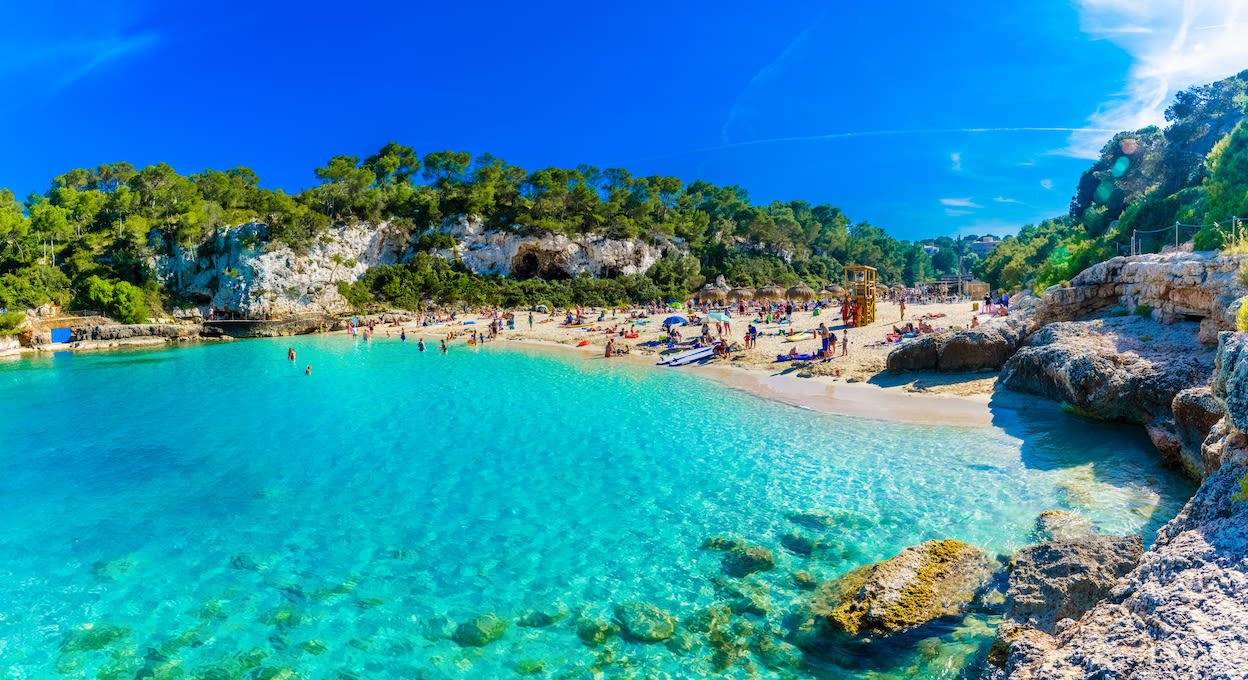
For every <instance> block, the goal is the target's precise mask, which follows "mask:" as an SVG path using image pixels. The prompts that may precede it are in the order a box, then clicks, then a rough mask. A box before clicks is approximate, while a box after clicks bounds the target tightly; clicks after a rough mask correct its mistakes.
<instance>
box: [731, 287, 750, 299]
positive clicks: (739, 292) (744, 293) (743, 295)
mask: <svg viewBox="0 0 1248 680" xmlns="http://www.w3.org/2000/svg"><path fill="white" fill-rule="evenodd" d="M753 298H754V289H753V288H733V289H732V290H730V291H728V299H729V300H751V299H753Z"/></svg>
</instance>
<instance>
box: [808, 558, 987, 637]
mask: <svg viewBox="0 0 1248 680" xmlns="http://www.w3.org/2000/svg"><path fill="white" fill-rule="evenodd" d="M993 569H994V563H993V561H992V560H991V559H989V557H988V555H987V554H985V553H984V551H982V550H980V549H979V548H976V547H974V546H970V545H967V544H965V543H962V542H960V541H955V540H943V541H927V542H926V543H922V544H920V545H917V546H912V547H910V548H906V549H905V550H903V551H901V553H900V554H898V555H897V556H895V557H893V558H891V559H888V560H885V561H883V562H877V563H876V564H870V565H866V566H862V567H859V568H857V569H854V570H853V571H850V572H848V573H846V574H844V575H842V576H841V577H840V578H838V579H836V580H834V581H830V582H828V583H825V584H823V585H821V586H820V587H819V589H818V590H817V591H816V592H815V594H814V595H813V596H812V598H811V600H810V602H809V604H808V607H807V608H806V609H805V611H804V612H802V614H801V618H802V619H803V620H802V621H801V622H800V623H798V625H797V626H796V628H795V631H794V638H795V640H796V641H797V643H798V645H800V646H802V647H804V648H806V649H810V650H812V651H818V650H819V649H821V648H822V647H824V646H826V645H827V644H828V643H829V642H830V641H836V640H842V639H845V638H847V637H848V638H873V637H881V636H886V635H889V634H892V633H897V632H900V631H905V630H909V629H911V628H914V627H916V626H920V625H922V624H924V623H927V622H928V621H931V620H933V619H936V618H939V617H942V616H947V615H953V614H959V613H962V612H963V611H965V609H966V607H967V606H968V605H969V604H970V603H971V602H972V601H973V600H974V599H975V596H976V594H977V592H978V591H979V590H980V589H981V588H982V587H983V586H985V585H986V584H988V583H989V582H990V580H991V578H992V574H993Z"/></svg>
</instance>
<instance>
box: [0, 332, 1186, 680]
mask: <svg viewBox="0 0 1248 680" xmlns="http://www.w3.org/2000/svg"><path fill="white" fill-rule="evenodd" d="M288 346H294V347H295V348H296V350H297V352H298V362H297V365H292V364H291V363H290V362H289V361H287V360H286V358H285V352H286V348H287V347H288ZM307 364H312V366H313V375H312V376H311V377H309V376H305V375H304V374H303V367H304V366H305V365H307ZM994 420H995V423H994V426H993V427H990V428H942V427H933V426H918V425H901V424H894V423H885V422H880V421H873V420H864V419H854V418H846V417H839V416H828V415H822V414H817V413H813V412H809V411H805V410H802V409H798V408H794V407H790V406H786V405H782V404H778V403H775V402H770V401H766V400H763V399H761V398H757V397H754V396H752V395H749V394H745V393H742V392H738V391H734V390H728V389H724V388H722V387H721V386H720V385H718V384H716V383H712V382H709V381H706V380H703V379H700V378H698V377H696V374H694V373H693V372H692V371H691V372H681V371H679V370H660V369H648V368H645V367H637V366H632V365H627V364H624V363H623V362H607V361H605V360H602V359H600V358H597V357H593V358H589V357H580V356H577V355H571V354H568V355H564V354H553V353H549V352H537V351H533V350H518V349H515V348H503V347H490V348H486V349H483V350H480V351H474V350H472V349H470V348H467V347H464V346H462V345H458V346H456V347H454V348H453V349H452V351H451V353H450V354H449V355H448V356H442V355H440V354H439V353H436V352H425V353H424V354H420V353H418V352H417V351H416V347H415V343H414V342H409V343H406V344H403V343H400V342H398V341H397V339H387V338H384V337H383V338H381V339H379V340H375V341H374V342H373V343H372V345H371V346H370V345H367V344H364V343H362V342H358V341H352V340H350V339H347V338H344V337H340V336H335V337H305V338H298V339H285V340H273V341H268V340H256V341H247V342H236V343H230V344H224V345H206V346H199V347H192V348H181V349H175V350H166V351H154V352H116V353H104V354H83V355H58V356H56V357H43V358H39V359H24V360H19V361H10V362H5V363H0V428H3V432H4V433H5V445H4V447H3V448H4V453H3V455H0V507H3V508H4V512H3V513H0V677H3V678H6V680H7V679H8V678H43V677H48V678H53V677H62V676H70V677H86V678H92V677H108V678H113V677H116V678H134V677H158V678H159V677H187V678H193V677H203V678H226V677H281V670H280V669H294V671H296V672H297V673H298V674H299V676H300V677H306V678H321V677H325V678H330V677H338V676H337V675H336V674H338V673H342V672H346V673H347V675H345V676H343V677H352V676H351V675H350V674H352V673H354V674H355V676H358V677H413V678H415V677H426V678H442V677H451V678H469V677H472V678H487V677H518V676H517V675H516V670H515V668H516V666H517V663H518V662H521V661H526V662H527V661H541V662H543V663H544V667H545V673H544V677H581V676H582V675H583V674H584V673H585V672H586V671H587V670H588V669H590V668H591V667H593V666H594V664H595V663H597V664H598V668H600V669H601V670H603V671H604V672H605V675H606V677H637V678H646V677H656V678H661V677H665V676H664V675H663V673H666V674H667V676H670V677H673V678H680V677H699V676H701V675H703V674H707V675H712V674H715V672H714V670H713V662H712V661H711V655H712V650H711V649H710V648H709V647H705V646H700V647H698V648H696V649H695V650H693V651H692V652H690V653H688V654H685V655H678V654H674V653H672V652H671V651H669V650H668V649H667V648H665V647H664V646H662V645H655V644H650V645H647V644H640V643H632V642H626V641H618V640H617V641H615V642H612V643H610V645H609V648H610V649H611V650H612V652H611V654H613V655H614V657H615V660H614V662H612V663H606V664H604V661H605V659H603V658H602V657H603V648H601V647H591V646H588V645H585V644H583V643H582V642H581V640H580V639H579V638H578V637H577V636H576V634H575V630H574V628H573V626H572V620H573V619H574V618H575V617H576V616H577V615H580V616H583V617H589V618H600V619H604V620H609V619H610V618H611V609H612V606H613V604H615V603H620V602H626V601H629V600H637V599H640V600H644V601H647V602H652V603H654V604H656V605H658V606H660V607H662V608H664V609H666V610H668V611H669V612H671V613H672V614H674V615H676V616H678V617H680V618H682V619H683V618H685V617H686V616H688V615H690V614H692V613H693V612H695V611H697V610H698V609H700V608H705V607H708V606H711V605H714V604H717V603H720V602H722V601H723V597H724V593H723V590H722V585H723V584H724V583H730V582H733V581H734V580H733V579H730V578H728V577H726V576H725V575H724V574H722V573H721V571H720V563H719V557H720V556H719V555H718V554H716V553H713V552H709V551H702V550H700V549H699V546H700V545H701V543H702V541H703V540H704V539H705V538H706V537H708V536H711V535H716V534H722V535H734V536H741V537H743V538H745V539H746V540H748V541H750V542H752V543H756V544H759V545H762V546H766V547H769V548H771V549H772V550H773V551H775V554H776V556H777V559H778V561H779V563H780V566H779V568H777V569H776V570H774V571H772V572H767V573H762V574H756V575H754V576H752V577H750V579H749V580H750V581H751V582H757V584H758V585H759V586H760V587H763V588H766V589H767V590H768V591H769V593H770V599H771V603H772V612H771V613H770V614H769V615H767V616H765V617H762V616H746V617H739V618H745V619H748V620H751V621H752V622H753V623H754V624H755V625H756V627H757V628H760V629H762V628H765V627H767V626H769V625H770V626H773V627H776V629H777V632H782V631H781V630H780V628H779V627H780V626H782V624H783V623H784V615H785V612H786V611H788V610H791V609H792V608H793V607H794V606H795V604H796V603H798V602H800V601H801V599H802V598H803V592H802V591H800V590H798V589H796V588H795V587H794V586H793V585H792V583H791V574H792V572H794V571H796V570H803V569H804V570H809V571H810V572H812V573H813V574H815V575H816V576H818V577H819V578H830V577H833V576H835V575H837V574H839V573H842V572H844V571H846V570H848V569H850V568H852V567H855V566H858V565H860V564H865V563H868V562H872V561H876V560H880V559H885V558H887V557H890V556H892V555H893V554H895V553H896V552H898V551H899V550H900V549H902V548H904V547H906V546H908V545H913V544H915V543H918V542H921V541H923V540H926V539H931V538H958V539H961V540H964V541H967V542H969V543H973V544H975V545H978V546H981V547H983V548H985V549H986V550H988V551H989V552H999V553H1005V552H1009V551H1012V550H1013V549H1015V548H1017V547H1019V546H1021V545H1025V544H1027V543H1028V542H1029V541H1028V534H1029V532H1030V530H1031V527H1032V524H1033V521H1034V519H1035V517H1036V515H1038V514H1039V513H1040V512H1041V511H1044V510H1048V509H1053V508H1066V509H1072V510H1075V511H1077V512H1080V513H1081V514H1083V515H1085V516H1087V517H1089V518H1090V519H1092V520H1093V521H1095V522H1096V523H1097V524H1099V525H1100V526H1101V527H1102V528H1103V529H1104V530H1106V531H1108V532H1128V531H1150V532H1151V531H1152V530H1154V529H1155V528H1156V527H1157V526H1159V525H1160V524H1161V523H1163V522H1164V521H1166V520H1167V519H1169V518H1170V517H1171V516H1173V515H1174V514H1175V513H1176V512H1177V510H1178V509H1179V507H1181V505H1182V503H1183V501H1184V500H1185V499H1186V497H1187V496H1188V495H1190V493H1191V491H1192V487H1191V486H1190V485H1189V484H1187V483H1186V482H1184V481H1183V480H1181V479H1180V478H1178V477H1177V476H1176V475H1174V474H1173V473H1171V472H1169V471H1166V470H1164V469H1161V468H1160V467H1159V466H1157V464H1156V458H1157V456H1156V454H1155V453H1154V452H1153V451H1152V450H1151V445H1150V444H1149V442H1148V441H1147V439H1146V438H1145V437H1144V436H1143V435H1142V434H1140V432H1139V431H1138V430H1137V429H1135V428H1116V427H1106V426H1093V425H1089V424H1086V423H1084V422H1082V421H1079V420H1077V419H1074V418H1071V417H1068V416H1066V415H1065V414H1061V413H1058V412H1053V411H1050V410H1047V409H1044V410H1042V411H1041V412H1039V413H1033V414H1019V413H1015V412H1012V411H1007V410H998V411H997V412H996V414H995V418H994ZM807 508H817V509H825V510H835V509H841V510H850V511H853V512H856V513H861V514H862V515H864V516H865V517H866V518H867V521H865V522H859V523H857V525H855V526H846V527H838V528H836V529H834V530H832V531H830V532H828V533H829V534H830V535H831V537H832V538H833V539H834V540H835V541H837V543H836V545H837V546H838V547H837V549H836V550H834V551H831V553H827V554H823V555H821V556H819V557H817V558H813V559H812V558H803V557H800V556H797V555H794V554H792V553H789V552H787V551H786V550H785V549H784V548H783V546H782V544H781V542H780V536H781V535H783V534H785V533H787V532H790V531H793V530H794V529H796V528H797V527H796V526H795V525H794V524H793V523H792V522H790V521H789V520H788V519H787V518H786V515H787V514H788V513H790V512H793V511H795V510H800V509H807ZM807 533H813V532H807ZM716 582H718V583H719V585H720V587H719V588H717V586H716ZM556 601H558V602H562V603H565V604H566V605H567V607H569V609H570V610H571V612H572V616H570V617H569V618H568V619H565V620H564V621H562V622H560V623H558V624H556V625H553V626H550V627H545V628H525V627H519V626H516V625H514V624H513V625H511V626H510V627H509V628H508V631H507V633H506V635H505V637H504V638H503V639H502V640H501V641H499V642H497V643H494V644H491V645H489V646H487V647H484V648H482V649H461V648H460V647H459V646H458V645H457V644H455V643H454V642H452V641H450V640H447V639H437V638H438V637H439V636H438V635H435V634H432V630H433V629H435V628H437V627H438V626H431V625H430V621H437V620H439V617H444V618H446V619H449V620H451V621H454V622H462V621H464V620H466V619H468V618H470V617H473V616H475V615H477V614H480V613H482V612H487V611H491V612H497V613H498V614H499V616H500V617H502V618H503V619H506V620H509V621H513V622H514V620H515V619H516V618H517V617H519V616H521V615H523V614H524V613H525V612H526V611H527V610H528V608H530V607H534V606H547V605H549V604H550V603H552V602H556ZM991 623H992V622H991V620H990V619H985V618H984V617H982V616H980V617H972V618H970V619H968V620H967V621H966V622H965V623H963V624H961V625H954V626H945V627H943V628H938V629H934V630H933V631H932V632H931V633H930V637H929V638H928V639H922V640H920V639H910V640H908V641H907V642H906V645H908V646H907V647H906V648H905V649H902V650H898V649H884V648H881V652H880V653H879V654H876V655H875V656H874V657H872V656H871V655H868V657H866V658H852V659H842V660H840V661H841V665H840V666H838V665H836V664H834V663H832V662H829V661H827V660H823V661H819V662H818V663H815V664H811V665H808V666H807V667H805V668H803V669H800V670H798V671H774V670H771V669H769V668H767V667H766V666H765V665H764V664H763V663H761V662H760V661H759V659H757V658H754V657H753V656H750V655H744V656H742V658H741V659H740V663H737V664H735V665H733V666H731V667H730V668H728V669H727V670H725V671H722V672H721V673H720V675H721V676H722V677H746V676H747V675H748V672H749V669H748V668H747V664H749V665H750V666H752V667H753V670H754V671H756V672H757V674H758V677H784V676H785V673H790V674H792V675H793V676H794V677H804V676H811V677H876V676H871V675H870V674H871V673H875V672H882V673H885V674H887V676H897V677H930V676H937V677H939V676H942V675H943V676H946V677H950V676H954V675H956V674H957V673H958V669H959V668H960V667H961V664H962V662H964V661H965V660H966V659H967V658H969V657H971V656H973V655H974V654H975V652H976V650H978V649H979V648H980V646H981V644H982V643H983V642H984V641H985V640H986V639H987V637H988V636H989V635H990V634H991V633H990V625H991ZM88 624H90V625H93V626H95V628H94V629H93V630H96V631H115V632H116V635H115V636H103V637H105V638H107V639H106V640H105V641H106V642H107V644H104V645H103V647H102V648H101V649H98V650H76V649H74V647H76V646H82V645H77V644H76V643H67V640H71V639H72V635H71V632H72V631H73V630H74V629H75V628H78V627H81V626H84V625H88ZM114 626H115V627H116V628H112V627H114ZM67 636H68V637H67ZM98 637H100V636H97V638H98ZM431 638H433V639H431ZM313 641H315V642H313ZM99 642H100V640H98V639H97V640H96V643H97V644H98V643H99ZM699 642H700V643H701V642H705V640H702V639H700V640H699ZM86 646H95V645H94V644H91V645H86ZM256 664H259V667H258V668H256V669H254V670H249V669H251V668H252V667H253V666H256ZM6 668H7V673H6Z"/></svg>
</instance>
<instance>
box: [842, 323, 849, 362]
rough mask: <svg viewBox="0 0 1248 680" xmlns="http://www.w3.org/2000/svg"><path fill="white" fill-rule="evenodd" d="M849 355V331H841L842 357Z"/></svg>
mask: <svg viewBox="0 0 1248 680" xmlns="http://www.w3.org/2000/svg"><path fill="white" fill-rule="evenodd" d="M848 355H849V329H848V328H847V329H845V330H843V331H841V356H848Z"/></svg>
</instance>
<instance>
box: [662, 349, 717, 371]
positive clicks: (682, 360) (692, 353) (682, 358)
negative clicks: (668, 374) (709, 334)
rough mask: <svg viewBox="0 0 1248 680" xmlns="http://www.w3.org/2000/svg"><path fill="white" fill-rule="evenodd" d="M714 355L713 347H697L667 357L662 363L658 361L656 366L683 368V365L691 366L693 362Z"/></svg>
mask: <svg viewBox="0 0 1248 680" xmlns="http://www.w3.org/2000/svg"><path fill="white" fill-rule="evenodd" d="M714 353H715V346H714V345H710V346H707V347H698V348H697V349H691V350H689V351H687V352H681V353H680V354H677V355H676V356H673V357H669V358H667V359H665V360H663V361H660V362H659V363H658V365H659V366H684V365H685V364H691V363H693V362H695V361H701V360H703V359H709V358H710V357H711V355H713V354H714Z"/></svg>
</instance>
